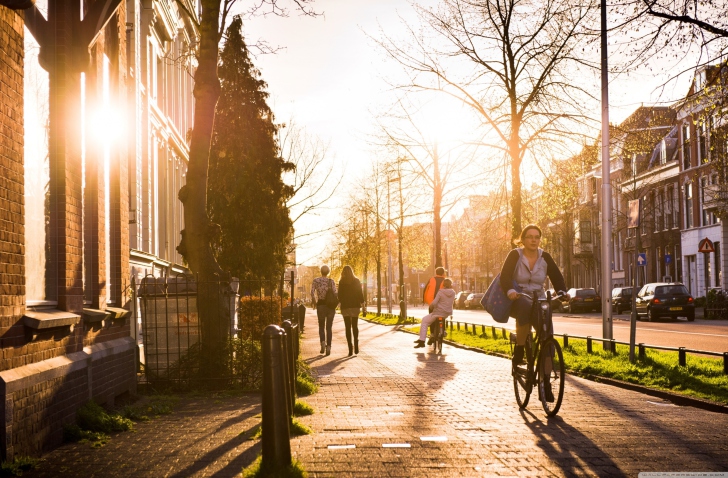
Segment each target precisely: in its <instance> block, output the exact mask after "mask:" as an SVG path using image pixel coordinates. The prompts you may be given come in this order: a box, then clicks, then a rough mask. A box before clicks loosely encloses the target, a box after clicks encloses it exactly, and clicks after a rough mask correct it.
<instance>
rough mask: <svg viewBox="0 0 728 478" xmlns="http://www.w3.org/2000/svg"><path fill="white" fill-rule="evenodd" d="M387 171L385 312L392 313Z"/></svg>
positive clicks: (390, 225)
mask: <svg viewBox="0 0 728 478" xmlns="http://www.w3.org/2000/svg"><path fill="white" fill-rule="evenodd" d="M389 209H390V208H389V173H387V313H389V314H391V313H392V243H391V237H390V236H391V234H390V232H389V231H390V228H391V227H392V224H391V219H390V216H389Z"/></svg>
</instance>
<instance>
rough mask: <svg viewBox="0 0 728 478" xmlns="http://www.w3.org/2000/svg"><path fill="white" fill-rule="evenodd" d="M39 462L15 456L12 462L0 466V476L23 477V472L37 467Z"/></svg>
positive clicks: (34, 459)
mask: <svg viewBox="0 0 728 478" xmlns="http://www.w3.org/2000/svg"><path fill="white" fill-rule="evenodd" d="M38 463H40V460H39V459H38V458H32V457H30V456H17V457H15V459H13V461H4V462H2V464H0V476H23V472H24V471H30V470H32V469H33V468H37V467H38Z"/></svg>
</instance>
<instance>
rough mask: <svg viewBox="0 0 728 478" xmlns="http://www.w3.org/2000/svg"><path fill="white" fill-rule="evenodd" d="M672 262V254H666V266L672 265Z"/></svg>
mask: <svg viewBox="0 0 728 478" xmlns="http://www.w3.org/2000/svg"><path fill="white" fill-rule="evenodd" d="M671 262H672V256H671V255H670V254H665V264H670V263H671Z"/></svg>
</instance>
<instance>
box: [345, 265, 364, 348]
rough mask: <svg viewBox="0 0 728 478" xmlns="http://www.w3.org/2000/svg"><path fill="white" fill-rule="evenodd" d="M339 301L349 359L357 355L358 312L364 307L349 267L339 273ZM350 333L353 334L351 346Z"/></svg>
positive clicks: (359, 284) (356, 281)
mask: <svg viewBox="0 0 728 478" xmlns="http://www.w3.org/2000/svg"><path fill="white" fill-rule="evenodd" d="M339 301H340V302H341V315H342V316H343V317H344V327H346V343H347V344H349V357H351V356H352V355H353V354H355V353H356V354H358V353H359V311H360V310H361V308H362V306H363V305H364V294H363V293H362V291H361V282H359V279H357V278H356V276H355V275H354V270H353V269H352V268H351V266H344V269H343V270H342V271H341V280H340V281H339ZM352 333H353V334H354V342H353V344H352V341H351V338H352V337H351V336H352ZM352 345H353V346H352Z"/></svg>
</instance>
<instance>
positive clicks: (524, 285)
mask: <svg viewBox="0 0 728 478" xmlns="http://www.w3.org/2000/svg"><path fill="white" fill-rule="evenodd" d="M540 241H541V229H540V228H539V227H538V226H536V225H535V224H529V225H528V226H526V227H524V228H523V231H521V241H520V242H521V245H522V247H519V248H516V249H513V250H512V251H511V252H510V253H509V254H508V257H506V260H505V262H504V263H503V267H502V269H501V274H500V286H501V289H502V290H503V293H504V294H506V295H507V296H508V298H509V299H510V300H512V301H513V304H512V305H511V312H510V315H511V317H513V318H515V319H516V341H517V342H516V346H515V348H514V350H513V364H514V365H519V364H521V363H522V362H523V358H524V354H525V345H526V338H527V336H529V335H530V333H531V327H532V326H533V328H534V329H537V328H538V314H537V313H535V312H536V309H535V308H534V306H533V300H532V299H531V297H533V293H534V292H536V293H537V295H538V296H539V298H544V297H545V296H546V294H545V292H544V289H543V285H544V283H545V282H546V277H548V278H549V280H551V284H552V285H553V287H554V289H555V290H556V291H558V294H564V293H565V292H564V291H565V290H566V283H565V282H564V276H563V275H562V274H561V271H560V270H559V267H558V266H557V265H556V262H554V259H553V258H552V257H551V255H550V254H549V253H548V252H546V251H544V250H543V249H541V248H539V244H540ZM514 283H515V284H517V285H518V288H520V291H518V290H516V289H515V286H514ZM519 292H520V294H519ZM549 329H551V330H544V331H543V332H544V333H545V335H544V337H543V338H547V337H551V336H552V335H553V333H554V331H553V325H551V324H549Z"/></svg>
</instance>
